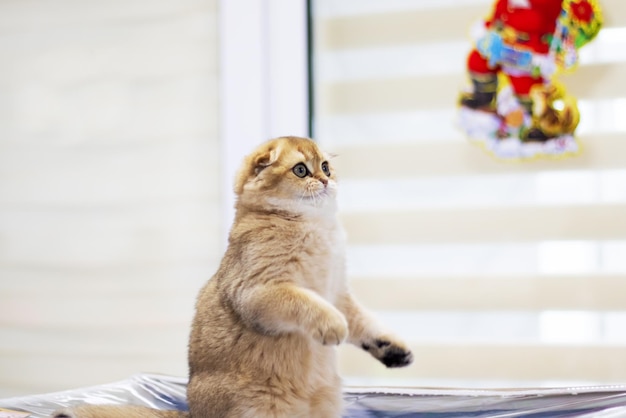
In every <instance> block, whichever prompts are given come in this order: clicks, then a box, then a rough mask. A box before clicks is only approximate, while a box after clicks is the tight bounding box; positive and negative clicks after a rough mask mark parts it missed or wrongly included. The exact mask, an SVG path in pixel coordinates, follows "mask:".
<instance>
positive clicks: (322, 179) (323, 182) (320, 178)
mask: <svg viewBox="0 0 626 418" xmlns="http://www.w3.org/2000/svg"><path fill="white" fill-rule="evenodd" d="M318 180H319V181H321V182H322V184H323V185H324V186H327V185H328V179H327V178H324V177H319V178H318Z"/></svg>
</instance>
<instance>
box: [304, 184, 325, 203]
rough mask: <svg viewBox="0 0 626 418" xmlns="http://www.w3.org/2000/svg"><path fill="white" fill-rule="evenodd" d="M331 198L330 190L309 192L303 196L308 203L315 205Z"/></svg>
mask: <svg viewBox="0 0 626 418" xmlns="http://www.w3.org/2000/svg"><path fill="white" fill-rule="evenodd" d="M329 196H330V193H329V190H328V189H327V188H324V189H320V190H315V191H311V192H307V193H305V194H304V195H303V196H302V199H303V200H306V201H307V202H311V203H313V204H315V203H321V202H322V201H324V200H325V199H326V198H327V197H329Z"/></svg>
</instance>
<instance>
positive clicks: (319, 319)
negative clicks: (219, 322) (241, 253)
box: [235, 282, 348, 345]
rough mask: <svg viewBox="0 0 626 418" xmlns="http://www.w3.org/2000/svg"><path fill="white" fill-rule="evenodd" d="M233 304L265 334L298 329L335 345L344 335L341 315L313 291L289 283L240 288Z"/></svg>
mask: <svg viewBox="0 0 626 418" xmlns="http://www.w3.org/2000/svg"><path fill="white" fill-rule="evenodd" d="M237 299H238V300H237V301H236V302H235V307H236V309H237V310H238V311H239V313H240V314H241V316H242V318H243V319H244V320H246V321H248V322H249V323H250V324H251V325H252V326H253V327H254V328H256V329H259V330H260V331H261V332H264V333H268V334H281V333H289V332H295V331H300V332H304V333H305V334H307V335H310V336H311V337H313V338H314V339H316V340H317V341H319V342H320V343H322V344H324V345H337V344H340V343H342V342H343V341H344V340H345V339H346V337H347V336H348V323H347V321H346V318H345V317H344V315H343V314H342V313H341V312H340V311H339V310H337V308H335V307H334V306H333V305H331V304H330V303H329V302H327V301H326V300H325V299H324V298H322V297H321V296H320V295H318V294H317V293H315V292H313V291H311V290H309V289H304V288H301V287H298V286H296V285H294V284H292V283H288V282H287V283H277V284H265V285H261V286H255V287H252V288H249V289H245V290H242V292H241V293H240V295H239V297H238V298H237Z"/></svg>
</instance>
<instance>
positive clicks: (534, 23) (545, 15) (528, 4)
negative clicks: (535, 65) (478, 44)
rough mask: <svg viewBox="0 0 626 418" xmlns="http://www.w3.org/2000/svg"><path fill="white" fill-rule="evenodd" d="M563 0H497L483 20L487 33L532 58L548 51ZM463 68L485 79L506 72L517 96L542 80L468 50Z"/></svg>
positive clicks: (536, 74) (481, 53)
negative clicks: (486, 17)
mask: <svg viewBox="0 0 626 418" xmlns="http://www.w3.org/2000/svg"><path fill="white" fill-rule="evenodd" d="M562 3H563V0H497V2H496V4H495V7H494V10H493V14H492V16H491V17H490V18H489V19H488V20H487V21H486V22H485V27H486V29H487V32H495V33H497V34H498V35H500V36H501V37H502V41H503V43H504V45H506V46H507V47H510V48H513V49H515V50H519V51H528V52H529V53H531V54H532V55H533V56H534V57H535V58H536V57H538V56H541V55H545V54H547V53H548V51H549V50H550V41H551V38H552V34H553V33H554V31H555V28H556V23H557V18H558V16H559V14H560V13H561V6H562ZM467 67H468V69H469V71H470V74H471V76H472V77H473V78H478V79H480V78H483V79H485V78H489V77H490V76H491V77H493V76H495V75H496V74H497V73H498V72H500V71H502V72H504V73H505V74H507V76H508V78H509V80H510V81H511V85H512V88H513V91H514V92H515V94H516V95H517V96H522V97H524V96H528V94H529V92H530V89H531V88H532V87H533V86H534V85H536V84H540V83H543V82H544V77H543V76H542V75H541V73H538V72H537V71H530V70H524V69H520V68H513V67H511V66H509V65H507V63H506V62H502V61H501V60H500V59H495V60H494V58H493V57H487V56H485V53H484V51H482V52H481V51H479V49H474V50H473V51H471V52H470V54H469V57H468V61H467Z"/></svg>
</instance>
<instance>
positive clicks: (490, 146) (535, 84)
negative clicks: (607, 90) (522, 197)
mask: <svg viewBox="0 0 626 418" xmlns="http://www.w3.org/2000/svg"><path fill="white" fill-rule="evenodd" d="M601 25H602V15H601V12H600V7H599V5H598V3H597V2H596V0H497V1H496V2H495V4H494V6H493V11H492V13H491V16H490V17H489V18H488V19H486V20H483V21H480V22H478V23H477V24H476V25H474V26H473V28H472V31H471V32H472V38H473V41H474V48H473V49H472V51H471V52H470V54H469V56H468V59H467V71H468V75H469V79H470V81H471V89H470V90H469V91H467V92H463V93H461V96H460V98H459V104H460V109H459V124H460V126H461V128H462V129H463V130H464V131H465V132H466V133H467V135H468V136H469V138H470V139H471V140H473V141H475V142H477V143H478V144H480V145H482V146H483V147H484V148H486V149H487V150H488V151H489V152H491V153H493V154H494V155H495V156H496V157H499V158H504V159H526V158H534V157H541V156H566V155H572V154H576V153H577V152H578V151H579V148H580V147H579V144H578V142H577V141H576V139H575V138H574V132H575V130H576V127H577V125H578V121H579V119H580V114H579V111H578V106H577V104H576V99H575V98H574V97H572V96H571V95H569V94H567V92H566V90H565V87H564V86H563V85H561V84H559V83H558V81H557V80H556V76H557V74H559V73H560V72H563V71H566V70H573V69H574V68H575V66H576V64H577V63H578V53H577V52H578V49H580V48H581V47H582V46H583V45H585V44H586V43H588V42H589V41H591V40H592V39H593V38H594V37H595V36H596V35H597V34H598V32H599V31H600V27H601Z"/></svg>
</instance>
